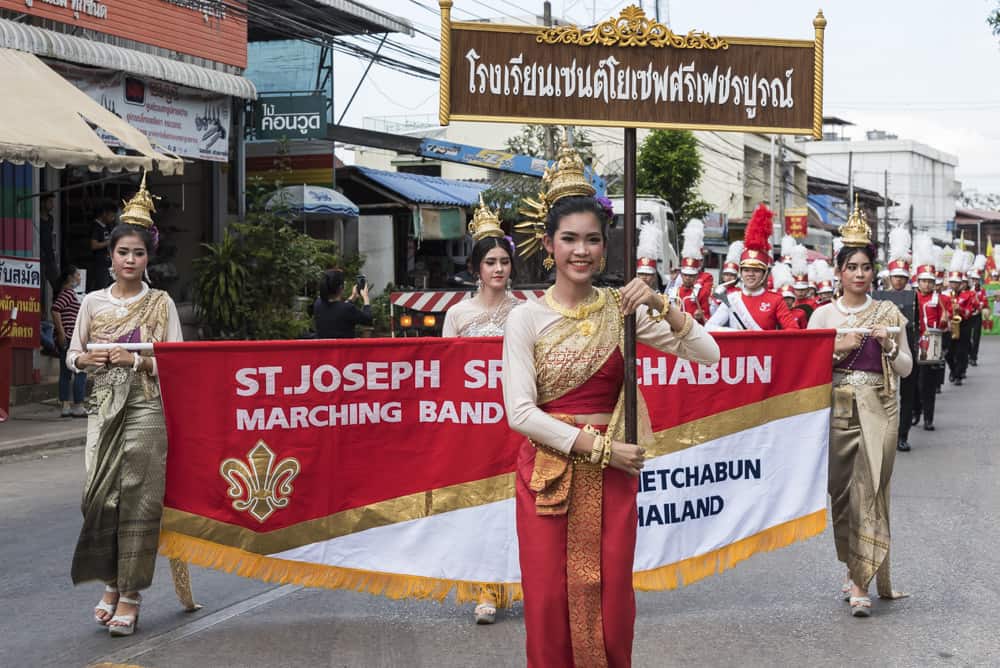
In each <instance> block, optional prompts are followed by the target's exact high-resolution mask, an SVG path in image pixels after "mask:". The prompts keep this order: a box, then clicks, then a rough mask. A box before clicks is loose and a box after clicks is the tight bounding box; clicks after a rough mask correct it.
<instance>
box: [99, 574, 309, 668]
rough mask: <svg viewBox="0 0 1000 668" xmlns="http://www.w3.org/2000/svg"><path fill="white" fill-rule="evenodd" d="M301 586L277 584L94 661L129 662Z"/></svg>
mask: <svg viewBox="0 0 1000 668" xmlns="http://www.w3.org/2000/svg"><path fill="white" fill-rule="evenodd" d="M300 589H302V587H301V586H299V585H284V586H282V587H276V588H275V589H272V590H270V591H266V592H264V593H262V594H257V595H256V596H251V597H250V598H248V599H246V600H245V601H240V602H239V603H234V604H233V605H231V606H229V607H228V608H223V609H222V610H219V611H218V612H213V613H212V614H210V615H205V616H204V617H201V618H199V619H196V620H195V621H193V622H190V623H188V624H184V625H183V626H179V627H178V628H176V629H173V630H172V631H167V632H166V633H161V634H160V635H158V636H153V637H152V638H150V639H148V640H143V641H142V642H140V643H137V644H135V645H130V646H129V647H127V648H125V649H123V650H121V651H120V652H115V653H114V654H109V655H108V656H106V657H104V658H102V659H100V660H98V661H96V662H95V663H98V664H100V663H102V662H105V663H127V662H128V661H129V660H131V659H134V658H136V657H137V656H142V655H143V654H148V653H149V652H152V651H153V650H157V649H160V648H161V647H163V646H164V645H169V644H171V643H174V642H177V641H178V640H183V639H184V638H187V637H188V636H192V635H195V634H196V633H201V632H202V631H205V630H206V629H210V628H212V627H213V626H216V625H218V624H221V623H223V622H225V621H228V620H230V619H232V618H233V617H237V616H239V615H242V614H244V613H247V612H250V611H251V610H254V609H256V608H259V607H261V606H262V605H267V604H268V603H273V602H274V601H277V600H278V599H281V598H284V597H285V596H288V595H289V594H294V593H295V592H297V591H299V590H300Z"/></svg>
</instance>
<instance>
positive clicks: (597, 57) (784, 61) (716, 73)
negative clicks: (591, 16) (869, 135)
mask: <svg viewBox="0 0 1000 668" xmlns="http://www.w3.org/2000/svg"><path fill="white" fill-rule="evenodd" d="M450 9H451V0H441V106H440V122H441V124H442V125H447V124H448V123H449V122H451V121H467V120H478V121H494V122H511V123H566V124H579V125H604V126H614V127H646V128H653V127H663V128H681V129H713V130H728V131H738V132H769V133H780V134H811V135H813V136H814V137H816V138H820V137H821V136H822V118H823V111H822V108H823V100H822V91H823V31H824V29H825V26H826V19H825V18H823V15H822V12H821V13H819V14H818V15H817V16H816V19H815V20H814V21H813V26H814V29H815V40H786V39H754V38H745V37H713V36H711V35H708V34H705V33H698V32H690V33H687V34H685V35H679V34H675V33H673V32H671V31H670V29H669V28H667V27H666V26H664V25H662V24H660V23H657V22H655V21H653V20H652V19H649V18H647V17H646V16H645V14H644V13H643V11H642V10H641V9H639V8H638V7H635V6H632V7H628V8H626V9H624V10H623V11H622V13H621V15H620V16H619V17H618V18H615V19H609V20H607V21H604V22H603V23H599V24H598V25H596V26H594V27H593V28H589V29H581V28H577V27H575V26H558V27H554V28H544V27H537V26H515V25H497V24H487V23H453V22H451V20H450V15H451V12H450Z"/></svg>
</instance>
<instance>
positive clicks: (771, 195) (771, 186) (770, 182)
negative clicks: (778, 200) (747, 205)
mask: <svg viewBox="0 0 1000 668" xmlns="http://www.w3.org/2000/svg"><path fill="white" fill-rule="evenodd" d="M768 187H769V189H770V193H769V194H768V197H767V204H768V206H770V207H771V210H772V211H773V210H774V135H771V177H770V178H769V179H768Z"/></svg>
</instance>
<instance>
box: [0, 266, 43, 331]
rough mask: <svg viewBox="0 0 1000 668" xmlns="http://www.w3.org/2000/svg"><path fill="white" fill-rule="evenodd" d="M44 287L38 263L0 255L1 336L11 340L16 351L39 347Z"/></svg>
mask: <svg viewBox="0 0 1000 668" xmlns="http://www.w3.org/2000/svg"><path fill="white" fill-rule="evenodd" d="M41 287H42V269H41V263H40V262H39V261H38V260H33V259H26V258H23V257H6V256H0V337H3V338H9V339H10V341H11V345H12V346H13V347H14V348H29V349H35V348H37V347H38V329H39V326H40V325H41V315H42V298H41ZM15 314H16V315H15Z"/></svg>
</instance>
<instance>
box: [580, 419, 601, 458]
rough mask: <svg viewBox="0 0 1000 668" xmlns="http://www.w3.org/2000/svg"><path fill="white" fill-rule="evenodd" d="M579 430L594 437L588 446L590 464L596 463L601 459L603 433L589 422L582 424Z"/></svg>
mask: <svg viewBox="0 0 1000 668" xmlns="http://www.w3.org/2000/svg"><path fill="white" fill-rule="evenodd" d="M581 431H583V432H584V433H586V434H590V435H591V436H593V437H594V443H593V444H592V445H591V446H590V457H589V460H590V463H591V464H596V463H597V462H599V461H600V460H601V447H602V444H603V442H604V435H603V434H601V432H599V431H598V430H597V428H596V427H594V426H592V425H589V424H585V425H583V427H582V428H581Z"/></svg>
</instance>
